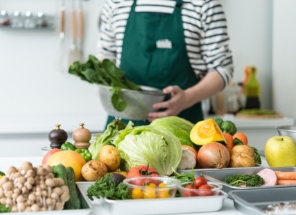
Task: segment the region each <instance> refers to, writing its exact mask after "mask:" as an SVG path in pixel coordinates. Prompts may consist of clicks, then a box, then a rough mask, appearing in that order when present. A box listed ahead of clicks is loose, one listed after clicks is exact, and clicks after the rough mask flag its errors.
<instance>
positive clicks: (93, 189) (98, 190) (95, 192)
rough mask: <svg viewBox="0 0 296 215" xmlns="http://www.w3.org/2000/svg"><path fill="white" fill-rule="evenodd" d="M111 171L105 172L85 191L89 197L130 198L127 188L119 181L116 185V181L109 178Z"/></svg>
mask: <svg viewBox="0 0 296 215" xmlns="http://www.w3.org/2000/svg"><path fill="white" fill-rule="evenodd" d="M111 178H112V173H107V174H106V175H104V176H103V177H102V178H101V179H99V180H96V181H95V183H94V184H92V185H91V186H90V187H89V188H88V189H87V191H86V194H87V196H88V198H89V199H91V200H92V201H93V200H94V199H93V197H96V198H98V199H99V198H100V197H105V198H108V199H114V200H121V199H131V196H130V194H129V190H128V188H127V187H126V186H125V185H124V184H123V183H122V182H121V183H119V184H118V185H117V186H116V183H115V182H114V181H112V180H111Z"/></svg>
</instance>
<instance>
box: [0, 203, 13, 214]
mask: <svg viewBox="0 0 296 215" xmlns="http://www.w3.org/2000/svg"><path fill="white" fill-rule="evenodd" d="M7 212H11V208H10V207H5V205H1V204H0V213H7Z"/></svg>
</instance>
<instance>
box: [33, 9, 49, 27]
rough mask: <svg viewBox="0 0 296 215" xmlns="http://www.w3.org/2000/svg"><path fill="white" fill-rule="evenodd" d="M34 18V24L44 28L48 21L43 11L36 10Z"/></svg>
mask: <svg viewBox="0 0 296 215" xmlns="http://www.w3.org/2000/svg"><path fill="white" fill-rule="evenodd" d="M35 20H36V26H37V27H38V28H46V27H48V22H47V18H46V16H45V15H44V14H43V12H38V13H37V17H36V18H35Z"/></svg>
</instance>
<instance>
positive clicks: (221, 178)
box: [200, 167, 296, 192]
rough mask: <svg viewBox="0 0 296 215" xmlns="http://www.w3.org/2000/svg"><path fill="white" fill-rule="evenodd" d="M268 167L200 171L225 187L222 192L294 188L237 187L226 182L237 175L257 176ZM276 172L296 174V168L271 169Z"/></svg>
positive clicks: (207, 177)
mask: <svg viewBox="0 0 296 215" xmlns="http://www.w3.org/2000/svg"><path fill="white" fill-rule="evenodd" d="M265 168H266V167H258V168H257V167H256V168H254V167H250V168H227V169H222V170H221V171H216V170H207V171H200V173H201V174H203V175H204V176H205V178H206V179H207V180H209V181H212V182H216V183H219V184H222V185H223V188H222V190H224V191H225V192H229V191H231V190H250V189H255V190H257V189H270V188H283V187H293V186H295V185H275V186H260V187H235V186H231V185H229V184H227V183H226V182H225V179H226V177H228V176H231V175H235V174H256V173H258V172H259V171H260V170H262V169H265ZM269 169H272V170H274V171H283V172H296V167H275V168H269Z"/></svg>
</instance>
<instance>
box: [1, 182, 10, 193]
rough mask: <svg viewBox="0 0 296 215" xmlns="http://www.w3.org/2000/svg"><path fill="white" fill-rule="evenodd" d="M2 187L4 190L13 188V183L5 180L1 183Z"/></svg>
mask: <svg viewBox="0 0 296 215" xmlns="http://www.w3.org/2000/svg"><path fill="white" fill-rule="evenodd" d="M2 188H3V190H4V192H5V191H8V190H11V189H12V188H13V183H12V182H11V181H7V182H5V183H4V184H2Z"/></svg>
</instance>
